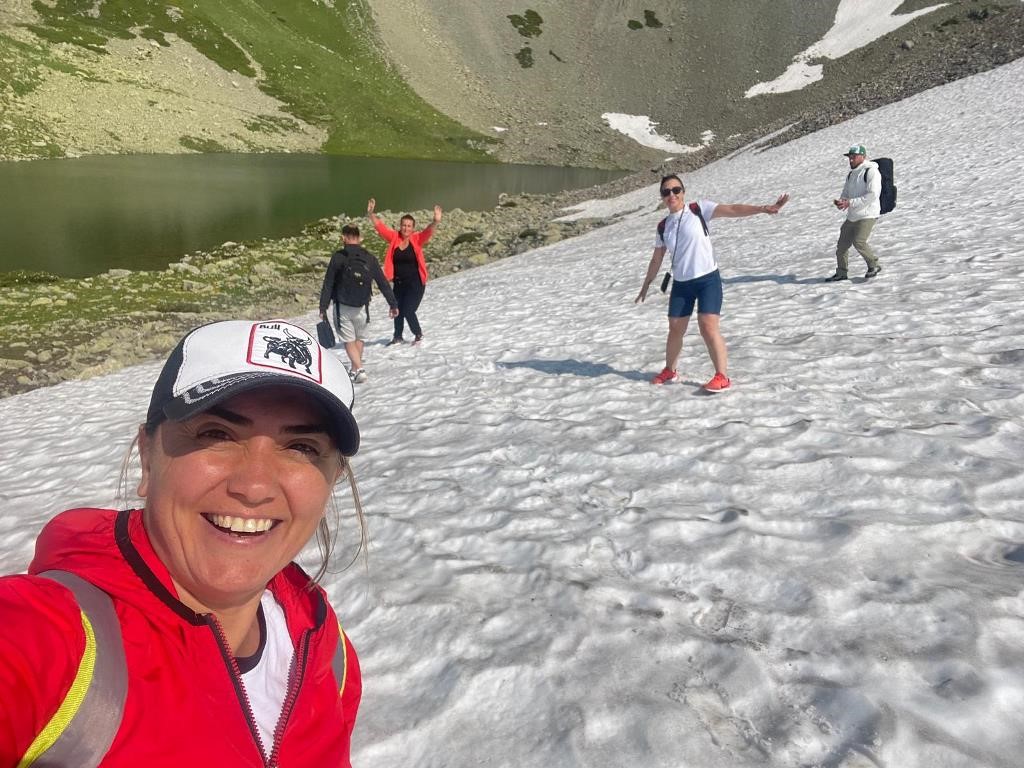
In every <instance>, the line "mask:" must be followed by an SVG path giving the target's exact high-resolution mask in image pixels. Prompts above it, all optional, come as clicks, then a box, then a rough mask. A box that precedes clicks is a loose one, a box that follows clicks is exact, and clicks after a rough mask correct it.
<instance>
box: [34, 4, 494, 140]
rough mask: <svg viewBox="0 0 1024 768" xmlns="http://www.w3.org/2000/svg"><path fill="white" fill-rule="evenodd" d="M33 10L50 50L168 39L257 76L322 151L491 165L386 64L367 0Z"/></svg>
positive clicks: (468, 135)
mask: <svg viewBox="0 0 1024 768" xmlns="http://www.w3.org/2000/svg"><path fill="white" fill-rule="evenodd" d="M33 8H34V9H35V11H36V13H37V14H38V15H39V17H40V23H38V24H34V25H31V26H30V27H29V28H30V29H31V30H32V31H33V32H34V33H35V34H36V35H37V36H39V37H41V38H43V39H44V40H46V41H48V42H50V43H70V44H73V45H77V46H82V47H85V48H88V49H90V50H93V51H96V52H100V53H102V52H103V50H104V49H103V46H104V44H105V43H106V42H107V41H108V40H110V39H111V38H122V39H130V38H132V37H141V38H146V39H149V40H153V41H155V42H156V43H158V44H160V45H167V38H166V36H167V35H169V34H174V35H176V36H178V37H179V38H181V39H183V40H186V41H187V42H189V43H191V44H192V45H193V46H195V48H196V49H198V50H199V51H200V52H201V53H202V54H203V55H205V56H207V57H208V58H209V59H210V60H212V61H214V62H215V63H216V64H218V65H219V66H220V67H222V68H223V69H225V70H226V71H237V72H238V73H240V74H242V75H246V76H248V77H254V76H256V75H258V74H259V75H261V78H262V79H261V80H260V87H261V88H262V89H263V90H264V91H265V92H266V93H268V94H269V95H271V96H273V97H275V98H277V99H279V100H280V101H282V102H284V103H285V104H287V105H288V110H289V111H290V112H291V113H292V114H294V115H295V116H296V117H298V118H301V119H302V120H305V121H306V122H309V123H312V124H314V125H318V126H321V127H322V128H325V129H326V130H327V131H328V134H329V137H328V140H327V141H326V143H325V145H324V147H323V149H324V151H325V152H328V153H332V154H352V155H369V156H388V157H418V158H436V159H447V160H486V159H488V156H487V155H486V153H485V152H484V149H485V147H486V142H487V141H488V139H487V137H484V136H481V135H479V134H477V133H474V132H472V131H470V130H469V129H467V128H464V127H463V126H461V125H459V124H458V123H456V122H454V121H453V120H451V119H449V118H447V117H445V116H444V115H441V114H440V113H438V112H437V111H436V110H434V109H433V108H432V107H430V106H429V105H428V104H427V103H426V102H424V101H423V100H422V99H421V98H420V97H419V96H417V95H416V94H415V93H414V92H413V91H412V89H411V88H409V86H408V85H406V84H405V83H404V81H403V80H402V79H401V78H400V77H399V76H398V74H397V73H396V72H395V71H394V70H393V69H392V67H391V66H390V65H389V64H387V62H386V61H385V59H384V58H383V57H382V56H381V54H380V52H379V48H378V45H377V41H376V37H375V33H374V30H373V25H372V21H371V15H370V9H369V6H368V4H367V2H366V0H344V1H342V0H339V2H338V3H337V4H336V7H330V6H328V5H326V4H321V3H317V2H313V1H312V0H179V1H178V2H177V3H168V2H163V1H161V0H105V2H102V3H97V2H95V1H94V0H56V2H53V3H52V4H44V3H42V2H39V1H38V0H37V1H36V2H34V3H33ZM22 87H29V88H30V87H31V84H30V83H25V84H23V86H22ZM282 127H285V128H286V126H267V128H268V130H279V129H281V128H282Z"/></svg>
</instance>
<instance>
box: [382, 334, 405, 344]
mask: <svg viewBox="0 0 1024 768" xmlns="http://www.w3.org/2000/svg"><path fill="white" fill-rule="evenodd" d="M404 342H405V339H403V338H402V337H401V336H395V338H393V339H392V340H391V341H389V342H388V343H387V344H385V345H384V346H385V347H392V346H394V345H395V344H403V343H404Z"/></svg>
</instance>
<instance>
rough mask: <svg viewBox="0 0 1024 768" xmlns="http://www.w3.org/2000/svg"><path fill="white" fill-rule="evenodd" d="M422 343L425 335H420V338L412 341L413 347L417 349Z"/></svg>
mask: <svg viewBox="0 0 1024 768" xmlns="http://www.w3.org/2000/svg"><path fill="white" fill-rule="evenodd" d="M422 342H423V334H422V333H421V334H420V335H419V336H417V337H416V338H415V339H413V340H412V345H413V346H414V347H417V346H419V345H420V344H421V343H422Z"/></svg>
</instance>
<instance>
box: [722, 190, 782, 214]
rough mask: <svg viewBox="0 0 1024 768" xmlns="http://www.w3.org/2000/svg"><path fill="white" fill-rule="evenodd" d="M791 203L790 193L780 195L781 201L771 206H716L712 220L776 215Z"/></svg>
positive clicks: (739, 204) (738, 204)
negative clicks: (765, 214)
mask: <svg viewBox="0 0 1024 768" xmlns="http://www.w3.org/2000/svg"><path fill="white" fill-rule="evenodd" d="M788 202H789V193H783V194H781V195H779V199H778V200H776V201H775V202H774V203H772V204H771V205H745V204H744V203H730V204H720V205H717V206H715V212H714V214H712V216H711V218H713V219H719V218H725V219H740V218H743V217H744V216H754V215H756V214H758V213H768V214H773V215H774V214H776V213H778V212H779V211H780V210H781V209H782V206H784V205H785V204H786V203H788Z"/></svg>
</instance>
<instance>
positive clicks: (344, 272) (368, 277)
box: [334, 248, 373, 307]
mask: <svg viewBox="0 0 1024 768" xmlns="http://www.w3.org/2000/svg"><path fill="white" fill-rule="evenodd" d="M338 253H339V254H341V256H342V257H343V258H344V262H343V263H342V265H341V269H340V270H339V271H338V277H337V281H338V282H337V285H338V290H337V292H336V293H335V297H334V301H335V303H336V304H344V305H346V306H349V307H362V306H365V305H367V304H369V303H370V295H371V293H372V290H373V289H372V286H373V269H372V266H371V264H370V263H369V259H372V258H373V256H372V255H371V254H369V253H368V252H366V251H365V250H363V249H362V248H360V249H359V250H353V251H351V252H350V251H348V250H346V249H344V248H343V249H341V250H340V251H338Z"/></svg>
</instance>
